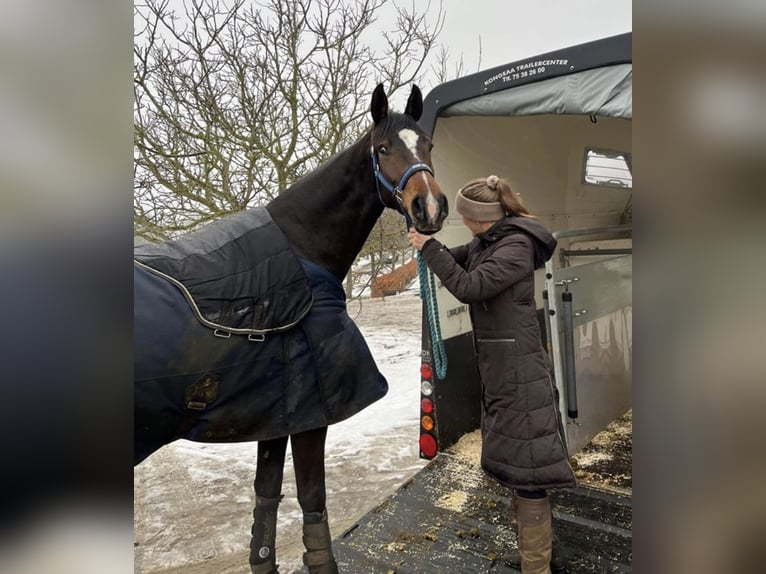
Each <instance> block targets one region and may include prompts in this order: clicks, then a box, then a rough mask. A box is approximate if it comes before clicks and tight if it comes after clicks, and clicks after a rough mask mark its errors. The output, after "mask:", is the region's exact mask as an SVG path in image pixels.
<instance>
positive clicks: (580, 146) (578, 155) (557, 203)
mask: <svg viewBox="0 0 766 574" xmlns="http://www.w3.org/2000/svg"><path fill="white" fill-rule="evenodd" d="M434 142H436V146H435V147H434V150H433V152H432V158H433V163H434V168H435V171H436V176H437V179H438V181H439V184H440V185H441V188H442V191H444V192H445V193H446V194H447V197H448V200H449V203H450V206H451V207H452V206H454V204H455V195H456V194H457V190H458V189H459V188H460V186H462V185H463V184H464V183H465V182H466V181H468V180H469V179H472V178H474V177H483V176H487V175H490V174H495V175H497V176H499V177H503V178H506V179H507V180H508V181H509V182H510V184H511V187H512V188H513V190H514V191H516V192H517V193H519V194H520V195H521V198H522V200H523V201H524V203H525V205H526V206H527V208H528V209H529V210H530V212H531V213H534V214H535V215H537V216H538V218H539V219H540V221H541V222H542V223H544V224H545V225H546V226H547V227H548V228H549V229H551V230H554V231H560V230H568V229H577V228H583V227H598V226H604V225H618V224H619V223H620V218H621V217H622V215H623V213H624V211H625V208H626V206H627V204H628V201H629V199H630V196H631V193H632V190H631V189H621V188H615V187H606V186H599V185H593V184H588V183H584V182H583V166H584V161H585V153H586V150H587V149H589V148H596V149H601V150H610V151H618V152H627V153H629V152H630V151H631V121H630V120H627V119H621V118H611V117H597V118H596V121H595V123H594V122H593V121H592V120H591V118H590V117H589V116H587V115H555V114H543V115H534V116H520V117H519V116H515V117H480V116H479V117H477V116H458V117H446V118H440V119H439V120H438V122H437V123H436V128H435V130H434ZM436 237H437V239H439V240H440V241H442V242H443V243H444V244H445V245H447V246H452V245H460V244H462V243H467V242H468V241H470V239H471V236H470V233H469V232H468V230H467V229H466V228H465V226H464V225H463V223H462V219H461V217H460V214H458V213H457V212H456V211H455V210H454V207H453V208H452V209H451V210H450V214H449V216H448V218H447V219H446V221H445V223H444V227H443V229H442V231H441V232H439V234H438V235H437V236H436ZM566 243H568V242H567V241H566V240H563V241H562V242H561V243H560V244H561V245H562V246H564V244H566ZM538 274H539V275H538V277H537V278H536V279H537V280H536V286H537V290H536V291H537V292H536V297H537V304H538V307H541V306H542V298H541V292H542V286H543V284H544V282H543V271H542V270H540V271H538ZM445 297H447V295H445ZM440 298H441V297H440ZM456 305H459V303H457V302H456V301H455V300H452V302H451V303H449V304H447V305H445V306H444V308H445V309H447V308H453V307H455V306H456ZM444 319H445V320H447V318H446V317H445V318H444ZM465 319H467V317H466V318H465ZM442 326H443V328H444V326H445V322H444V321H443V322H442ZM447 326H448V328H449V329H450V330H451V332H449V333H446V332H445V333H444V336H445V338H447V337H451V336H455V335H458V334H460V333H461V332H467V331H469V330H470V323H469V322H467V321H463V322H462V323H460V324H459V325H458V324H456V322H455V321H447Z"/></svg>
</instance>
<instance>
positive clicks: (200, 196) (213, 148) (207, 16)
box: [133, 0, 444, 241]
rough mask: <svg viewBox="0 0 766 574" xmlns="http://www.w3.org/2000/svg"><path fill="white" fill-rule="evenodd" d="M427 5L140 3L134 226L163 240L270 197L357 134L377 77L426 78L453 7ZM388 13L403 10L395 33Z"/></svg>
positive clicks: (390, 82) (280, 0)
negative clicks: (384, 22) (385, 23)
mask: <svg viewBox="0 0 766 574" xmlns="http://www.w3.org/2000/svg"><path fill="white" fill-rule="evenodd" d="M179 1H180V2H181V4H180V5H179ZM175 5H179V8H178V9H174V8H172V7H171V6H175ZM419 6H420V7H421V10H422V11H418V10H416V8H415V3H414V2H413V3H412V6H411V7H410V8H409V9H406V8H402V7H399V6H396V5H394V4H393V2H392V1H391V0H356V1H355V2H348V1H343V0H262V1H260V2H248V1H246V0H231V1H230V2H228V3H227V4H225V3H224V2H222V1H220V0H178V1H176V2H175V3H174V4H172V5H171V4H170V3H169V0H146V3H145V4H140V5H136V7H135V21H136V36H135V46H134V90H135V112H134V124H135V131H134V133H135V135H134V156H135V157H134V160H135V179H134V202H133V208H134V225H135V233H136V235H138V236H141V237H143V238H145V239H148V240H154V241H156V240H163V239H167V238H169V237H172V236H175V235H178V234H179V233H183V232H186V231H188V230H190V229H193V228H195V227H197V226H199V225H200V224H203V223H206V222H208V221H211V220H214V219H218V218H219V217H221V216H223V215H226V214H228V213H232V212H236V211H239V210H242V209H246V208H248V207H252V206H254V205H259V204H263V203H266V202H267V201H269V200H270V199H272V198H273V197H274V196H275V195H276V194H278V193H280V192H281V191H283V190H284V189H286V188H287V187H288V186H289V185H290V184H292V183H293V182H295V181H296V180H297V179H299V178H300V177H302V176H303V175H305V174H306V173H308V172H309V171H311V170H312V169H314V168H315V167H317V166H318V165H319V164H321V163H322V162H324V161H326V160H327V159H329V158H330V157H331V156H333V155H334V154H336V153H337V152H338V151H340V150H342V149H343V148H345V147H347V146H348V145H349V144H350V143H352V142H353V141H355V140H356V139H357V138H358V137H359V136H360V135H361V133H362V132H363V131H364V130H365V129H366V128H367V127H368V119H367V117H366V116H367V110H368V105H369V94H370V93H371V92H372V88H373V87H374V85H375V84H376V83H378V82H380V81H383V82H384V83H385V84H386V88H387V90H388V92H389V93H392V92H394V91H396V90H397V89H398V88H399V87H401V86H404V85H407V84H410V83H411V82H412V81H413V80H414V79H416V78H418V77H420V76H421V75H422V74H423V71H424V70H423V68H424V62H425V61H426V59H427V57H428V55H429V53H430V52H431V51H432V50H433V49H434V46H435V42H436V38H437V36H438V34H439V32H440V31H441V28H442V25H443V20H444V14H443V10H442V7H441V5H439V6H435V7H434V8H436V10H433V9H432V6H431V5H430V3H429V4H428V5H426V6H425V7H424V6H423V5H422V4H419ZM384 10H395V19H394V24H393V25H392V27H391V29H384V28H382V27H381V24H380V21H379V16H380V15H382V14H383V13H384ZM432 12H433V14H432ZM376 46H379V47H378V48H376Z"/></svg>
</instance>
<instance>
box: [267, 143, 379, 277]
mask: <svg viewBox="0 0 766 574" xmlns="http://www.w3.org/2000/svg"><path fill="white" fill-rule="evenodd" d="M366 141H367V138H363V139H362V140H360V141H359V142H357V143H356V144H354V145H353V146H351V147H350V148H348V149H346V150H345V151H342V152H341V153H339V154H338V155H336V156H335V157H334V158H332V159H331V160H330V161H328V162H327V163H326V164H324V165H323V166H321V167H319V168H317V169H315V170H314V171H313V172H311V173H310V174H308V175H307V176H306V177H304V178H303V179H301V180H300V181H298V182H297V183H295V185H293V186H291V187H290V188H288V189H287V190H285V191H284V192H283V193H282V194H280V195H279V197H277V198H276V199H274V201H272V202H271V203H270V204H269V205H268V207H267V209H268V210H269V213H270V214H271V217H272V218H273V219H274V221H275V222H276V224H277V225H278V226H279V227H280V228H281V229H282V231H283V232H284V233H285V235H286V236H287V238H288V239H289V240H290V242H291V243H292V245H293V247H294V248H295V250H296V251H297V252H298V254H299V255H300V256H301V257H303V258H305V259H308V260H309V261H311V262H313V263H316V264H318V265H321V266H322V267H324V268H325V269H327V270H328V271H330V272H331V273H332V274H333V275H335V276H336V277H337V278H338V279H341V280H342V279H343V278H344V277H345V276H346V274H347V273H348V270H349V269H350V268H351V264H352V263H353V262H354V259H355V258H356V256H357V254H358V253H359V251H361V249H362V246H363V245H364V242H365V241H366V240H367V237H368V235H369V234H370V231H372V228H373V227H374V226H375V222H376V221H377V220H378V217H380V214H381V213H382V212H383V206H382V205H381V203H380V199H379V198H378V195H377V193H376V192H375V187H374V186H375V179H374V176H373V172H372V162H371V159H370V155H369V144H368V143H367V144H365V142H366Z"/></svg>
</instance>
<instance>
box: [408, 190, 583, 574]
mask: <svg viewBox="0 0 766 574" xmlns="http://www.w3.org/2000/svg"><path fill="white" fill-rule="evenodd" d="M455 208H456V209H457V211H458V213H460V214H461V215H462V216H463V223H464V224H465V226H466V227H468V229H469V230H470V231H471V233H472V234H473V236H474V238H473V240H472V241H471V242H470V243H468V244H467V245H462V246H459V247H454V248H451V249H448V248H447V247H445V246H444V245H442V244H441V243H439V242H438V241H437V240H436V239H434V238H432V237H427V236H425V235H421V234H419V233H417V232H416V231H414V230H411V231H410V232H409V235H408V239H409V241H410V244H411V245H412V246H414V247H415V248H417V249H420V250H421V252H422V256H423V257H425V259H426V261H427V262H428V265H429V266H430V267H431V269H432V270H433V272H434V273H435V274H436V275H437V276H438V277H439V279H441V281H442V283H443V284H444V286H445V287H446V288H447V289H448V290H449V291H450V293H452V294H453V295H454V296H455V297H456V298H457V299H458V300H460V301H461V302H463V303H468V304H469V306H470V313H471V322H472V324H473V332H474V342H475V346H476V354H477V360H478V367H479V375H480V378H481V384H482V397H483V405H482V420H481V434H482V453H481V466H482V468H483V469H484V470H485V471H486V472H487V473H488V474H489V475H490V476H492V477H494V478H495V479H497V480H498V481H500V482H501V483H502V484H504V485H506V486H508V487H509V488H511V489H513V490H514V491H515V493H514V497H513V500H514V507H515V514H516V527H517V533H518V540H519V554H520V562H521V571H522V572H523V574H546V573H550V572H551V570H553V572H561V571H562V569H563V565H562V564H560V563H559V560H558V557H556V560H552V542H553V526H552V521H551V510H550V501H549V499H548V495H547V492H546V491H547V489H550V488H559V487H572V486H575V484H576V482H575V477H574V473H573V472H572V468H571V466H570V465H569V457H568V454H567V450H566V445H565V442H564V439H563V430H562V426H561V419H560V416H559V409H558V393H557V392H556V388H555V385H554V383H553V377H552V375H551V372H550V370H549V368H548V361H547V358H546V355H545V352H544V351H543V348H542V343H541V340H540V329H539V326H538V322H537V312H536V307H535V295H534V294H535V280H534V270H535V269H538V268H540V267H542V266H543V265H544V264H545V262H546V261H547V260H548V259H550V257H551V255H552V254H553V251H554V249H555V248H556V240H555V239H554V238H553V236H552V235H551V233H550V232H549V231H548V230H547V229H546V228H545V227H544V226H543V225H542V224H541V223H540V222H539V221H537V220H536V219H535V218H534V217H533V216H531V215H530V214H529V212H528V211H527V210H526V208H525V207H524V205H523V204H522V203H521V201H520V200H519V198H518V196H516V195H515V194H514V193H513V191H512V190H511V188H510V186H509V185H508V183H507V182H506V181H505V180H502V179H499V178H497V177H496V176H494V175H491V176H489V177H487V178H481V179H476V180H473V181H470V182H469V183H467V184H466V185H465V186H464V187H463V188H462V189H461V190H460V191H459V192H458V194H457V198H456V201H455Z"/></svg>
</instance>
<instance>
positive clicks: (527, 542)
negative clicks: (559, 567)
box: [514, 495, 553, 574]
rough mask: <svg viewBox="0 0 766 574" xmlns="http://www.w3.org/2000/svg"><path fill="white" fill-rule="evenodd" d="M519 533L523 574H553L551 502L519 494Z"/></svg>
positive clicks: (517, 523) (517, 513)
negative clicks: (551, 565)
mask: <svg viewBox="0 0 766 574" xmlns="http://www.w3.org/2000/svg"><path fill="white" fill-rule="evenodd" d="M514 503H515V508H516V531H517V533H518V541H519V557H520V558H521V572H522V574H551V567H550V564H551V558H552V555H553V523H552V520H551V503H550V499H549V498H548V497H547V496H546V497H545V498H538V499H530V498H523V497H521V496H518V495H516V496H515V497H514Z"/></svg>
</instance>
